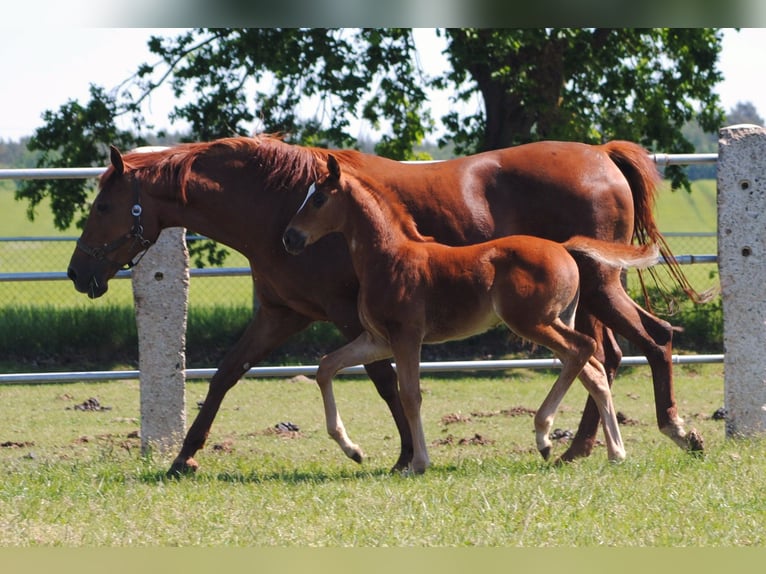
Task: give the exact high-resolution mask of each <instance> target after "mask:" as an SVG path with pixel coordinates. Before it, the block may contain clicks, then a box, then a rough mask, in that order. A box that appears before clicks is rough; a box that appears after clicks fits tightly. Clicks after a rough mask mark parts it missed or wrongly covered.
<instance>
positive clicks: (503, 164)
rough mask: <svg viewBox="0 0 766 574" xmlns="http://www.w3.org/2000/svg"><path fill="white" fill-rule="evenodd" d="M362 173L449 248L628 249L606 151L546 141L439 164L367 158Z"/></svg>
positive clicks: (620, 197) (620, 191)
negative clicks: (517, 240)
mask: <svg viewBox="0 0 766 574" xmlns="http://www.w3.org/2000/svg"><path fill="white" fill-rule="evenodd" d="M626 145H627V146H632V144H627V142H626ZM636 148H637V149H640V147H638V146H633V147H630V150H631V151H633V150H634V149H636ZM360 169H364V170H365V171H366V172H367V175H368V177H370V178H372V179H373V180H374V181H375V182H376V184H379V185H381V186H383V187H385V188H386V189H389V190H392V191H394V192H395V193H396V194H397V196H398V197H399V198H400V200H401V201H403V202H404V203H405V204H406V206H407V208H408V210H409V211H410V213H411V214H412V215H413V217H414V218H415V220H416V221H417V223H418V227H419V229H420V231H421V232H422V233H423V234H424V235H430V236H433V237H435V238H436V239H437V240H438V241H440V242H443V243H446V244H449V245H463V244H470V243H477V242H480V241H486V240H488V239H491V238H494V237H502V236H505V235H510V234H528V235H535V236H538V237H546V238H549V239H553V240H555V241H564V240H566V239H568V238H569V237H571V236H572V235H587V236H591V237H598V238H601V239H605V240H609V241H622V242H628V241H629V240H630V238H631V235H632V232H633V217H634V206H633V196H632V193H631V188H630V185H629V183H628V181H627V179H626V178H625V176H624V175H623V173H622V172H621V171H620V169H619V167H618V166H617V164H616V163H615V162H614V161H612V159H611V157H610V153H609V149H608V148H607V147H606V146H593V145H588V144H583V143H577V142H555V141H545V142H536V143H531V144H525V145H520V146H516V147H511V148H505V149H502V150H495V151H488V152H484V153H479V154H475V155H471V156H466V157H462V158H457V159H452V160H447V161H443V162H438V163H426V164H403V165H402V164H397V163H396V162H391V160H384V159H382V158H367V159H366V160H365V163H364V166H362V167H361V168H360Z"/></svg>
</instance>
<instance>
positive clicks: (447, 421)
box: [441, 413, 471, 425]
mask: <svg viewBox="0 0 766 574" xmlns="http://www.w3.org/2000/svg"><path fill="white" fill-rule="evenodd" d="M467 422H471V417H468V416H466V415H464V414H461V413H451V414H448V415H444V416H443V417H442V420H441V423H442V424H443V425H451V424H455V423H467Z"/></svg>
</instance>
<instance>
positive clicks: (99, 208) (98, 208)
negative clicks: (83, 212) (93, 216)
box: [96, 203, 109, 213]
mask: <svg viewBox="0 0 766 574" xmlns="http://www.w3.org/2000/svg"><path fill="white" fill-rule="evenodd" d="M96 211H98V212H99V213H106V212H107V211H109V205H108V204H106V203H97V204H96Z"/></svg>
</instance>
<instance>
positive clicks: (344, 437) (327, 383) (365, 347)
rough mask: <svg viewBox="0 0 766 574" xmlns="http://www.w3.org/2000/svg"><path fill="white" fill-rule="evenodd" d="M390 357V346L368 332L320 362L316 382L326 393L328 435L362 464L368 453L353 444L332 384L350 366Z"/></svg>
mask: <svg viewBox="0 0 766 574" xmlns="http://www.w3.org/2000/svg"><path fill="white" fill-rule="evenodd" d="M390 356H391V349H390V347H389V346H388V345H387V344H386V343H384V342H382V341H379V340H377V339H374V338H373V337H372V336H371V335H370V334H369V333H368V332H366V331H365V332H364V333H362V334H361V335H359V336H358V337H357V338H356V339H354V340H353V341H351V342H350V343H348V344H347V345H344V346H343V347H341V348H340V349H338V350H337V351H333V352H332V353H329V354H328V355H325V356H324V357H322V360H321V361H320V362H319V368H318V370H317V375H316V381H317V384H318V385H319V390H320V392H321V393H322V403H323V404H324V412H325V423H326V427H327V433H328V434H329V435H330V437H332V439H333V440H335V442H337V443H338V445H339V446H340V448H341V450H342V451H343V452H344V453H345V454H346V456H348V457H349V458H351V459H353V460H354V461H356V462H359V463H361V462H362V460H363V458H364V453H363V452H362V449H361V448H359V446H358V445H356V444H354V443H353V442H352V441H351V439H350V438H349V437H348V434H347V433H346V427H345V426H344V424H343V421H342V420H341V418H340V413H338V407H337V405H336V404H335V394H334V392H333V386H332V381H333V378H334V377H335V375H336V374H337V373H338V371H340V370H342V369H345V368H346V367H352V366H354V365H358V364H360V363H371V362H374V361H378V360H381V359H385V358H388V357H390Z"/></svg>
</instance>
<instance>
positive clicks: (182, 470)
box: [165, 457, 199, 478]
mask: <svg viewBox="0 0 766 574" xmlns="http://www.w3.org/2000/svg"><path fill="white" fill-rule="evenodd" d="M198 468H199V463H198V462H197V461H196V460H194V459H193V458H191V457H189V458H187V459H186V460H178V459H176V460H174V461H173V464H172V465H171V466H170V470H168V471H167V473H165V475H166V476H167V477H168V478H181V477H183V476H190V475H192V474H194V473H195V472H197V469H198Z"/></svg>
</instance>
